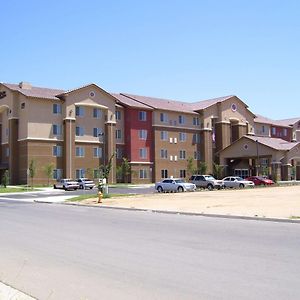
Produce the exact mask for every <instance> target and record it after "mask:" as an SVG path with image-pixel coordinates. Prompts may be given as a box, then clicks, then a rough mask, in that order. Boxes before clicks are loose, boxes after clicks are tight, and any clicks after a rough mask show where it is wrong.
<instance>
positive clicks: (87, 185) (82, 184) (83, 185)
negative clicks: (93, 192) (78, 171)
mask: <svg viewBox="0 0 300 300" xmlns="http://www.w3.org/2000/svg"><path fill="white" fill-rule="evenodd" d="M77 182H78V184H79V188H80V189H92V188H94V186H95V183H94V181H93V180H90V179H88V178H78V179H77Z"/></svg>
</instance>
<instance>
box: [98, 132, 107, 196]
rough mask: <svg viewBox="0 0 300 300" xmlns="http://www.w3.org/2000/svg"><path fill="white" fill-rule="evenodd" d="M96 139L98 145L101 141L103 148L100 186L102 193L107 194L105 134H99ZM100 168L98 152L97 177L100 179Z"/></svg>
mask: <svg viewBox="0 0 300 300" xmlns="http://www.w3.org/2000/svg"><path fill="white" fill-rule="evenodd" d="M98 138H99V143H101V140H102V145H103V146H102V147H103V151H102V156H103V170H102V180H103V182H102V184H103V192H104V193H106V194H108V186H107V183H106V177H105V175H106V162H105V159H106V157H105V133H104V132H100V133H99V134H98ZM100 146H101V145H99V149H100V148H101V147H100ZM100 167H101V156H100V150H99V177H100Z"/></svg>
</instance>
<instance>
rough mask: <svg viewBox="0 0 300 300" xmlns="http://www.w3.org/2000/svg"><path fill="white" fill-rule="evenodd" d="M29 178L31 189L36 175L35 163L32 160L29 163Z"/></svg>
mask: <svg viewBox="0 0 300 300" xmlns="http://www.w3.org/2000/svg"><path fill="white" fill-rule="evenodd" d="M28 169H29V177H30V178H31V188H33V178H34V176H35V174H36V162H35V160H34V159H32V160H31V161H30V163H29V168H28Z"/></svg>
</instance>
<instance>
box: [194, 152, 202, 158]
mask: <svg viewBox="0 0 300 300" xmlns="http://www.w3.org/2000/svg"><path fill="white" fill-rule="evenodd" d="M194 159H197V160H200V159H201V153H200V151H195V152H194Z"/></svg>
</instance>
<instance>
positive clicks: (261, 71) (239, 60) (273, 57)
mask: <svg viewBox="0 0 300 300" xmlns="http://www.w3.org/2000/svg"><path fill="white" fill-rule="evenodd" d="M0 7H1V17H0V37H1V41H0V62H1V70H0V82H6V83H18V82H20V81H26V82H30V83H31V84H32V85H34V86H42V87H49V88H59V89H65V90H68V89H72V88H76V87H79V86H82V85H85V84H88V83H92V82H93V83H96V84H97V85H99V86H100V87H101V88H103V89H104V90H106V91H108V92H116V93H119V92H124V93H131V94H136V95H144V96H153V97H160V98H166V99H174V100H180V101H186V102H195V101H200V100H205V99H210V98H215V97H221V96H226V95H236V96H238V97H239V98H240V99H241V100H243V101H244V102H245V103H246V104H247V105H248V106H249V109H250V110H251V111H252V112H253V113H255V114H260V115H264V116H266V117H269V118H271V119H286V118H292V117H300V104H299V100H300V97H299V87H300V17H299V15H300V1H298V0H295V1H293V0H291V1H290V0H286V1H282V0H281V1H277V0H272V1H271V0H251V1H248V0H239V1H238V0H226V1H225V0H224V1H221V0H207V1H204V0H203V1H202V0H198V1H196V0H195V1H194V0H181V1H179V0H172V1H171V0H161V1H159V0H151V1H135V0H124V1H121V0H110V1H102V0H99V1H92V0H85V1H77V0H73V1H70V0H66V1H64V0H52V1H41V0H36V1H34V0H27V1H21V0H19V1H17V0H10V1H1V6H0Z"/></svg>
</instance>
